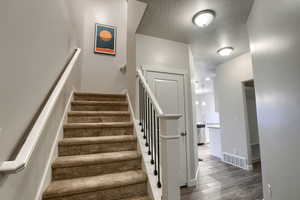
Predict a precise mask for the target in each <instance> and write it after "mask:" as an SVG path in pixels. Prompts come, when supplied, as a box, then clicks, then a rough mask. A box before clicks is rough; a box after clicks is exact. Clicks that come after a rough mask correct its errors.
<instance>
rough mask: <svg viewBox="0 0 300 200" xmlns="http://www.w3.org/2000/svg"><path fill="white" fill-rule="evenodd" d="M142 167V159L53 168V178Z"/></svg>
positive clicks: (98, 173) (93, 174)
mask: <svg viewBox="0 0 300 200" xmlns="http://www.w3.org/2000/svg"><path fill="white" fill-rule="evenodd" d="M138 169H141V159H135V160H126V161H118V162H111V163H101V164H90V165H84V166H76V167H66V168H53V171H52V172H53V173H52V176H53V179H54V180H61V179H70V178H79V177H88V176H96V175H101V174H109V173H117V172H123V171H128V170H138Z"/></svg>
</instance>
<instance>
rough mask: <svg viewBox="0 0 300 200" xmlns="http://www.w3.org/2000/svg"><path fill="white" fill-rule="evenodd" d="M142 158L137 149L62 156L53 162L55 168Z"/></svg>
mask: <svg viewBox="0 0 300 200" xmlns="http://www.w3.org/2000/svg"><path fill="white" fill-rule="evenodd" d="M139 158H141V155H140V154H139V153H138V152H137V151H120V152H109V153H98V154H88V155H75V156H61V157H58V158H57V159H56V161H55V162H54V163H53V165H52V167H53V168H62V167H74V166H82V165H93V164H99V163H109V162H118V161H126V160H135V159H139Z"/></svg>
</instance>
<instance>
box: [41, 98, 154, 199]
mask: <svg viewBox="0 0 300 200" xmlns="http://www.w3.org/2000/svg"><path fill="white" fill-rule="evenodd" d="M128 110H129V109H128V102H127V99H126V95H120V94H92V93H75V94H74V100H73V101H72V102H71V111H70V112H69V113H68V119H67V123H66V124H65V126H64V138H63V139H62V140H61V141H60V142H59V144H58V158H57V159H56V160H55V161H54V163H53V165H52V182H51V183H50V185H49V186H48V188H47V189H46V191H45V192H44V194H43V200H83V199H84V200H150V198H149V197H148V195H147V176H146V174H145V173H144V171H142V169H141V162H142V160H141V154H140V153H139V152H138V151H137V137H136V136H135V135H134V134H133V133H134V128H133V122H132V121H131V117H130V113H129V111H128Z"/></svg>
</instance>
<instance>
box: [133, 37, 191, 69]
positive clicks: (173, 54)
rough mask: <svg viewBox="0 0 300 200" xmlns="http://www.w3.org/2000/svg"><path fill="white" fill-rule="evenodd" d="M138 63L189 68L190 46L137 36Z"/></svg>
mask: <svg viewBox="0 0 300 200" xmlns="http://www.w3.org/2000/svg"><path fill="white" fill-rule="evenodd" d="M136 63H137V65H138V66H139V67H140V66H141V65H149V66H159V67H170V68H180V69H186V70H188V68H189V51H188V45H187V44H184V43H180V42H174V41H171V40H165V39H161V38H155V37H151V36H146V35H141V34H136Z"/></svg>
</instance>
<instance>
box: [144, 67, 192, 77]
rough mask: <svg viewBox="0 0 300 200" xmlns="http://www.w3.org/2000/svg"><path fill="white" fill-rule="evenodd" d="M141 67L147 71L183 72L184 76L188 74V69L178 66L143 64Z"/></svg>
mask: <svg viewBox="0 0 300 200" xmlns="http://www.w3.org/2000/svg"><path fill="white" fill-rule="evenodd" d="M141 69H142V71H147V72H161V73H168V74H182V75H184V76H186V75H187V74H188V71H187V70H185V69H176V68H170V67H162V66H151V65H143V66H141Z"/></svg>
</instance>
